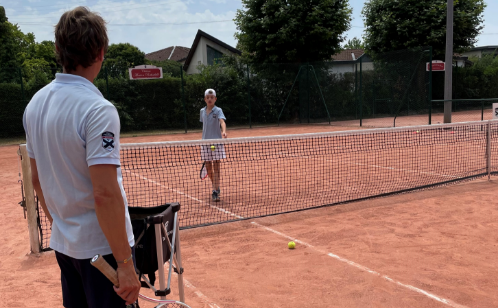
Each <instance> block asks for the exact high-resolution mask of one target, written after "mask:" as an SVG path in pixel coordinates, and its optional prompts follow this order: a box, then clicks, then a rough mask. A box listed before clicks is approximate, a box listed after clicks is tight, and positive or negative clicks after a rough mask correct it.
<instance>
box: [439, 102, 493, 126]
mask: <svg viewBox="0 0 498 308" xmlns="http://www.w3.org/2000/svg"><path fill="white" fill-rule="evenodd" d="M444 103H445V100H433V101H432V108H431V114H430V120H431V121H430V124H441V123H444ZM493 103H498V98H487V99H453V100H451V122H471V121H486V120H491V119H493V116H494V115H493V112H494V111H493V108H492V107H493Z"/></svg>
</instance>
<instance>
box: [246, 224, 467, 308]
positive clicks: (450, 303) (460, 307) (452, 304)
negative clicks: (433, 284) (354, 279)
mask: <svg viewBox="0 0 498 308" xmlns="http://www.w3.org/2000/svg"><path fill="white" fill-rule="evenodd" d="M251 224H253V225H255V226H256V227H258V228H260V229H264V230H266V231H269V232H272V233H274V234H277V235H279V236H281V237H284V238H287V239H289V240H291V241H294V242H296V243H299V244H301V245H304V246H306V247H308V248H311V249H312V250H314V251H316V252H318V253H321V254H325V255H327V256H329V257H332V258H334V259H336V260H338V261H341V262H344V263H346V264H349V265H351V266H353V267H356V268H357V269H359V270H362V271H364V272H367V273H370V274H373V275H376V276H379V277H381V278H383V279H384V280H387V281H389V282H392V283H394V284H396V285H399V286H401V287H404V288H406V289H409V290H411V291H414V292H417V293H419V294H422V295H425V296H427V297H428V298H430V299H433V300H436V301H438V302H440V303H443V304H445V305H448V306H450V307H453V308H468V307H467V306H464V305H460V304H458V303H455V302H453V301H452V300H449V299H445V298H442V297H440V296H437V295H434V294H432V293H430V292H427V291H425V290H422V289H420V288H417V287H414V286H412V285H409V284H405V283H402V282H400V281H397V280H394V279H392V278H390V277H389V276H387V275H383V274H381V273H379V272H377V271H374V270H372V269H370V268H368V267H366V266H363V265H361V264H358V263H356V262H353V261H350V260H348V259H346V258H343V257H340V256H338V255H336V254H333V253H330V252H326V251H323V250H321V249H319V248H315V247H314V246H313V245H311V244H308V243H306V242H304V241H301V240H298V239H296V238H293V237H292V236H289V235H287V234H285V233H282V232H279V231H277V230H274V229H272V228H269V227H267V226H264V225H261V224H259V223H257V222H255V221H252V222H251Z"/></svg>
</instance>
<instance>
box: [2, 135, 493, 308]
mask: <svg viewBox="0 0 498 308" xmlns="http://www.w3.org/2000/svg"><path fill="white" fill-rule="evenodd" d="M330 129H331V127H330V126H320V125H309V126H304V127H300V128H299V129H298V130H296V127H295V126H293V127H290V128H287V127H284V128H279V129H278V130H277V129H275V128H264V129H254V130H233V131H230V130H229V131H228V132H229V137H236V136H241V137H242V136H249V135H276V134H286V133H287V134H288V133H306V132H316V131H329V130H330ZM332 129H334V128H332ZM336 129H337V128H336ZM351 129H354V128H351ZM199 136H200V134H187V135H167V136H153V137H136V138H125V139H123V142H146V141H166V140H191V139H198V138H199ZM16 151H17V146H6V147H0V170H1V171H0V187H1V191H2V194H0V209H1V211H0V212H1V215H2V221H1V224H0V232H2V234H3V237H2V239H1V241H0V245H1V247H2V250H1V252H0V257H1V258H0V277H1V278H0V279H1V281H2V283H1V284H0V302H2V306H4V307H38V306H42V307H62V299H61V289H60V278H59V277H60V271H59V268H58V266H57V263H56V260H55V257H54V254H53V253H52V252H48V253H42V254H40V255H31V254H29V241H28V230H27V226H26V221H25V220H24V218H23V214H22V209H21V208H20V207H19V206H18V204H17V203H18V202H19V201H20V200H21V190H20V184H19V183H17V180H18V167H17V162H16V160H17V154H16ZM497 186H498V184H497V183H496V182H494V181H491V182H487V181H475V182H471V183H466V184H461V185H455V186H450V187H446V188H438V189H433V190H428V191H423V192H415V193H410V194H403V195H398V196H391V197H387V198H380V199H374V200H368V201H363V202H356V203H351V204H345V205H339V206H335V207H328V208H322V209H318V210H308V211H304V212H297V213H292V214H285V215H278V216H273V217H267V218H262V219H256V220H249V221H243V222H236V223H229V224H224V225H218V226H211V227H203V228H197V229H192V230H183V231H181V233H180V234H181V239H182V253H183V262H184V267H185V278H186V280H187V281H188V282H189V283H188V284H187V287H186V288H185V290H186V298H187V303H188V304H190V305H191V306H192V307H216V306H218V307H424V308H427V307H461V306H467V307H497V306H498V292H496V289H497V287H498V261H497V259H496V255H497V253H498V235H497V234H498V222H497V221H498V212H497V210H498V202H496V200H495V195H496V190H497V188H498V187H497ZM252 222H256V223H257V224H258V225H256V224H253V223H252ZM261 226H267V227H269V228H271V229H272V230H275V231H278V232H281V233H283V234H285V235H287V236H289V237H290V238H295V239H298V240H300V241H302V242H298V244H297V247H296V249H295V250H288V249H287V242H288V241H289V239H288V238H286V237H284V236H282V235H279V234H275V233H273V232H271V231H269V230H268V229H265V228H263V227H261ZM303 242H304V243H307V244H309V245H311V246H312V247H310V246H306V245H305V244H304V243H303ZM329 253H332V254H334V255H337V256H339V257H341V258H344V259H343V261H344V260H348V261H350V262H356V263H355V264H358V266H355V265H354V264H352V263H347V262H343V261H340V260H338V259H337V258H333V257H330V256H329V255H328V254H329ZM359 266H363V267H366V268H368V269H370V270H372V271H375V272H376V273H378V274H379V275H380V276H379V275H377V274H372V273H370V272H368V271H366V270H365V268H363V269H360V268H358V267H359ZM384 275H385V276H387V277H389V279H391V280H388V279H387V278H386V277H385V276H384ZM173 282H174V284H173V291H174V294H173V296H172V297H171V298H178V296H177V295H176V292H177V288H176V287H175V285H176V280H174V281H173ZM396 282H399V283H396ZM409 286H412V287H414V288H418V289H420V290H423V292H428V293H430V294H432V295H434V296H436V297H438V298H439V299H440V301H438V300H435V299H434V298H431V297H429V296H428V295H427V294H428V293H426V294H423V292H422V293H421V292H420V291H419V292H416V291H414V289H413V288H410V287H409ZM144 293H145V294H148V295H150V292H144ZM444 300H448V302H446V303H444V302H442V301H444ZM458 305H461V306H458ZM143 306H144V307H153V305H151V304H145V305H143Z"/></svg>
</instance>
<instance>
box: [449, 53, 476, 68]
mask: <svg viewBox="0 0 498 308" xmlns="http://www.w3.org/2000/svg"><path fill="white" fill-rule="evenodd" d="M473 64H474V63H472V61H470V60H469V57H468V56H464V55H461V54H457V53H456V54H454V55H453V65H454V66H456V67H471V66H472V65H473Z"/></svg>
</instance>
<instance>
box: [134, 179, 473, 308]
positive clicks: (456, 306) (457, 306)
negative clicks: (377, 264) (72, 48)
mask: <svg viewBox="0 0 498 308" xmlns="http://www.w3.org/2000/svg"><path fill="white" fill-rule="evenodd" d="M125 171H126V172H128V173H131V174H133V175H134V176H138V177H140V178H142V179H144V180H147V181H149V182H151V183H153V184H155V185H159V186H162V187H164V188H166V189H169V190H171V191H173V192H176V193H178V194H181V195H183V196H185V197H187V198H190V199H192V200H195V201H197V202H200V203H204V204H207V205H209V206H210V207H212V208H214V209H216V210H218V211H220V212H222V213H225V214H230V215H232V216H234V217H237V218H239V219H244V217H242V216H239V215H236V214H234V213H232V212H230V211H227V210H225V209H223V208H220V207H217V206H214V205H211V204H209V203H206V202H204V201H202V200H199V199H197V198H194V197H192V196H190V195H188V194H186V193H183V192H181V191H178V190H176V189H172V188H169V187H166V186H164V185H162V184H160V183H158V182H156V181H153V180H150V179H148V178H146V177H144V176H141V175H139V174H135V173H133V172H130V171H127V170H125ZM251 224H253V225H255V226H257V227H259V228H262V229H265V230H267V231H270V232H272V233H275V234H277V235H280V236H282V237H285V238H287V239H290V240H292V241H294V242H296V243H299V244H301V245H304V246H306V247H309V248H311V249H313V250H315V251H316V252H319V253H322V254H325V255H327V256H329V257H332V258H334V259H336V260H339V261H341V262H344V263H347V264H349V265H351V266H354V267H356V268H358V269H360V270H362V271H365V272H367V273H370V274H373V275H376V276H379V277H381V278H383V279H385V280H387V281H389V282H392V283H394V284H396V285H398V286H401V287H404V288H406V289H408V290H411V291H414V292H417V293H419V294H422V295H425V296H427V297H428V298H431V299H433V300H436V301H438V302H440V303H443V304H445V305H448V306H450V307H453V308H468V307H467V306H463V305H460V304H457V303H455V302H453V301H451V300H449V299H445V298H442V297H439V296H437V295H434V294H432V293H429V292H427V291H424V290H422V289H419V288H417V287H414V286H412V285H409V284H404V283H402V282H399V281H397V280H394V279H392V278H390V277H388V276H386V275H382V274H380V273H378V272H376V271H374V270H371V269H369V268H368V267H366V266H363V265H360V264H358V263H356V262H353V261H350V260H348V259H345V258H342V257H340V256H338V255H336V254H333V253H328V252H326V251H323V250H321V249H318V248H315V247H314V246H312V245H310V244H308V243H306V242H303V241H301V240H298V239H295V238H293V237H291V236H288V235H286V234H284V233H281V232H278V231H276V230H273V229H271V228H269V227H266V226H263V225H260V224H258V223H257V222H251ZM199 293H200V292H199ZM196 294H197V293H196ZM201 294H202V293H201ZM197 296H199V294H197ZM199 297H201V296H199ZM201 298H202V297H201Z"/></svg>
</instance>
